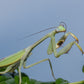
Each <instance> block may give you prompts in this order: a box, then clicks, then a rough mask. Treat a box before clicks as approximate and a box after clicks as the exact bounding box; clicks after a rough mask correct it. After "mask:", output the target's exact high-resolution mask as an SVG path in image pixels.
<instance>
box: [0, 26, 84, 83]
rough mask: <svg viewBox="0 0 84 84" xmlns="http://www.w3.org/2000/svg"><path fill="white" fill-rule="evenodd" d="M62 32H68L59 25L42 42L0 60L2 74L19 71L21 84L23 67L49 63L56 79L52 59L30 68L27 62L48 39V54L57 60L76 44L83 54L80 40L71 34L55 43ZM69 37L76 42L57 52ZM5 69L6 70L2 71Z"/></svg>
mask: <svg viewBox="0 0 84 84" xmlns="http://www.w3.org/2000/svg"><path fill="white" fill-rule="evenodd" d="M61 32H66V28H65V27H64V25H59V26H58V27H57V28H56V29H55V30H54V31H52V32H50V33H48V34H47V35H45V36H44V37H43V38H41V39H40V40H38V41H37V42H35V43H34V44H33V45H31V46H29V47H27V48H25V49H24V50H21V51H19V52H17V53H15V54H13V55H10V56H8V57H6V58H4V59H2V60H0V74H5V73H7V72H14V71H15V69H17V70H18V72H19V84H21V67H22V66H23V67H24V68H30V67H32V66H34V65H36V64H39V63H41V62H44V61H48V62H49V65H50V69H51V73H52V76H53V78H54V79H55V76H54V73H53V69H52V65H51V61H50V59H43V60H41V61H39V62H37V63H34V64H31V65H29V66H26V60H27V58H28V57H29V56H30V55H31V52H32V50H33V49H34V48H35V47H36V46H37V45H39V44H40V43H41V42H43V41H44V40H45V39H47V38H51V40H50V43H49V46H48V50H47V53H48V54H52V53H54V56H55V57H56V58H58V57H59V56H61V55H63V54H66V53H67V52H68V51H69V50H70V49H71V47H72V46H73V45H74V44H76V46H77V47H78V48H79V50H80V51H81V52H82V54H83V53H84V52H83V50H82V48H81V47H80V45H79V44H78V42H79V41H78V38H77V37H76V36H75V35H74V34H73V33H71V32H68V33H66V34H64V35H63V36H62V37H61V38H60V39H59V41H58V42H57V43H56V42H55V35H56V34H58V33H61ZM68 35H71V36H72V37H73V38H74V39H75V41H73V42H71V43H69V44H68V45H66V46H65V47H64V48H62V50H60V51H59V52H57V51H56V49H58V48H59V47H61V45H62V44H63V43H64V42H65V40H66V38H67V36H68ZM3 68H4V69H5V70H4V71H1V70H2V69H3Z"/></svg>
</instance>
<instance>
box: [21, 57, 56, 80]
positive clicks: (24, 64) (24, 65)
mask: <svg viewBox="0 0 84 84" xmlns="http://www.w3.org/2000/svg"><path fill="white" fill-rule="evenodd" d="M44 61H48V62H49V65H50V69H51V73H52V76H53V78H54V79H55V80H56V78H55V76H54V72H53V69H52V64H51V61H50V59H48V58H47V59H43V60H40V61H38V62H36V63H34V64H31V65H28V66H26V61H25V62H24V63H23V67H24V68H30V67H32V66H34V65H37V64H39V63H41V62H44Z"/></svg>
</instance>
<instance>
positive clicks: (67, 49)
mask: <svg viewBox="0 0 84 84" xmlns="http://www.w3.org/2000/svg"><path fill="white" fill-rule="evenodd" d="M74 44H76V46H77V47H78V49H79V50H80V51H81V52H82V54H84V52H83V50H82V48H81V47H80V45H79V44H78V43H77V42H76V41H73V42H71V43H69V44H68V45H66V46H65V47H64V48H62V49H61V50H60V51H59V52H58V53H56V55H55V57H56V58H58V57H60V56H61V55H62V54H66V53H68V52H69V50H70V49H71V48H72V46H73V45H74Z"/></svg>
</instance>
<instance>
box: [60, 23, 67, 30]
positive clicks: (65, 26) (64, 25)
mask: <svg viewBox="0 0 84 84" xmlns="http://www.w3.org/2000/svg"><path fill="white" fill-rule="evenodd" d="M59 25H61V26H63V27H64V28H65V29H66V30H67V25H66V23H65V22H60V24H59Z"/></svg>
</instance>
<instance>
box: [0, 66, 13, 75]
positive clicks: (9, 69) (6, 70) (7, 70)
mask: <svg viewBox="0 0 84 84" xmlns="http://www.w3.org/2000/svg"><path fill="white" fill-rule="evenodd" d="M11 70H12V65H10V66H8V67H7V68H6V69H5V70H4V71H2V72H0V74H5V73H7V72H9V71H11Z"/></svg>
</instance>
